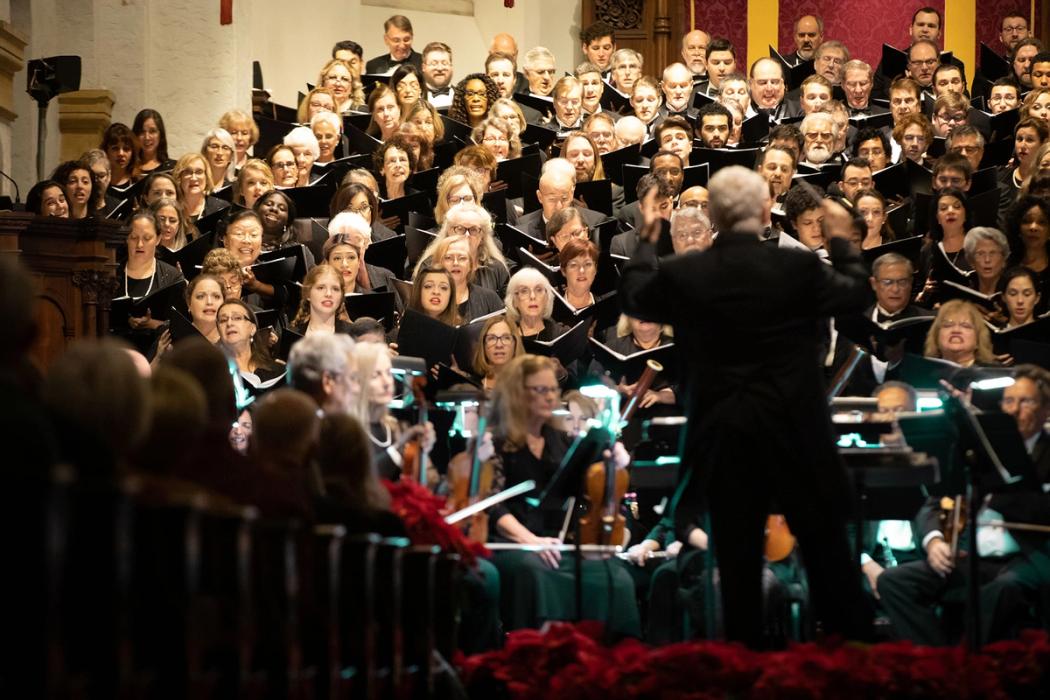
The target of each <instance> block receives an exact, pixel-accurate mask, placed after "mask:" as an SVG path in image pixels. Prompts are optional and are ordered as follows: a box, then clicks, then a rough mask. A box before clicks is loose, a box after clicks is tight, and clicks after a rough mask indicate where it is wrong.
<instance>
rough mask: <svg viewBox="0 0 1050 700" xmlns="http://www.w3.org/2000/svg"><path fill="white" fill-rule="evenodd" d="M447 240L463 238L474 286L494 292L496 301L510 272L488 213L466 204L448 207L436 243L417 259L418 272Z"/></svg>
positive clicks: (438, 261) (437, 260) (439, 261)
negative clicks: (418, 260)
mask: <svg viewBox="0 0 1050 700" xmlns="http://www.w3.org/2000/svg"><path fill="white" fill-rule="evenodd" d="M448 236H462V237H465V238H466V239H467V240H468V241H469V246H470V254H471V258H473V259H474V265H475V269H474V273H473V274H474V283H475V284H477V286H479V287H483V288H485V289H489V290H491V291H493V292H495V293H496V294H497V297H498V296H499V295H501V294H502V293H503V291H504V290H505V289H506V288H507V280H509V279H510V271H509V269H508V267H507V261H506V259H505V258H504V257H503V253H501V252H500V249H499V246H497V245H496V241H495V239H494V238H493V236H492V217H491V216H490V215H489V213H488V212H487V211H485V209H484V208H482V207H481V206H479V205H477V204H468V203H466V202H460V203H459V204H457V205H455V206H453V207H451V208H450V209H449V210H448V212H446V214H445V222H444V223H443V224H442V226H441V229H440V230H439V231H438V236H437V240H435V241H434V242H433V243H431V244H430V245H429V246H427V250H425V251H423V254H422V255H421V256H420V262H419V263H418V264H417V269H418V267H420V266H422V265H425V264H430V263H429V261H430V259H431V257H432V255H433V249H434V248H435V247H436V246H437V244H438V243H439V242H440V241H441V239H443V238H446V237H448ZM433 259H434V262H435V263H437V264H439V265H444V267H446V268H448V265H447V264H445V263H443V262H442V261H441V259H440V258H436V257H435V258H433ZM457 284H458V283H457ZM461 301H462V299H461Z"/></svg>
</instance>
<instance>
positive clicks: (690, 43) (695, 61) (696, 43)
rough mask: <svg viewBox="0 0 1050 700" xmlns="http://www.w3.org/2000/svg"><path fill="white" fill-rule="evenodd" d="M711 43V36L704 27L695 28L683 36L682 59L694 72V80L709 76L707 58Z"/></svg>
mask: <svg viewBox="0 0 1050 700" xmlns="http://www.w3.org/2000/svg"><path fill="white" fill-rule="evenodd" d="M709 43H711V37H710V35H709V34H708V33H707V32H705V31H703V30H702V29H694V30H693V31H691V32H689V33H688V34H686V35H685V36H683V37H682V61H684V62H685V65H686V66H687V67H688V68H689V70H690V71H691V72H692V74H693V82H698V81H701V80H704V79H706V78H707V62H706V60H705V58H706V53H707V45H708V44H709Z"/></svg>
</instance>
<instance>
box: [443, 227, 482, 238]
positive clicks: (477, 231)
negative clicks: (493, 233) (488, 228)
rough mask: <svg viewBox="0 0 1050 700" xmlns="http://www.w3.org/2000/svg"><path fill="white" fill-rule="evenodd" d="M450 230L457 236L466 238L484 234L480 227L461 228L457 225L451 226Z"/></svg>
mask: <svg viewBox="0 0 1050 700" xmlns="http://www.w3.org/2000/svg"><path fill="white" fill-rule="evenodd" d="M450 230H451V231H452V233H454V234H456V235H457V236H467V237H468V238H474V237H475V236H480V235H482V234H483V233H485V229H484V228H482V227H481V226H462V225H459V224H457V225H455V226H453V227H452V228H451V229H450Z"/></svg>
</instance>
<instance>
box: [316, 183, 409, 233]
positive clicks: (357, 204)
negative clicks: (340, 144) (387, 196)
mask: <svg viewBox="0 0 1050 700" xmlns="http://www.w3.org/2000/svg"><path fill="white" fill-rule="evenodd" d="M355 172H357V171H351V172H350V174H349V175H348V176H347V177H348V178H350V177H356V176H355V174H354V173H355ZM378 190H379V186H378V185H377V184H376V181H375V178H374V177H372V176H371V174H369V173H368V171H367V170H365V171H361V175H360V181H358V182H353V181H351V182H348V183H346V184H344V185H343V186H341V187H340V188H339V189H338V190H337V191H336V193H335V196H334V197H332V202H331V205H330V206H329V212H330V214H331V216H332V218H335V217H336V216H337V215H338V214H339V213H340V212H347V213H350V214H357V215H358V216H360V217H361V218H362V219H364V220H365V223H367V224H368V227H369V233H370V236H369V238H370V239H371V240H372V241H385V240H386V239H388V238H393V237H394V236H396V235H397V233H395V232H394V231H392V230H391V229H390V228H389V227H387V225H386V224H384V223H383V222H382V221H381V220H380V219H379V216H378V214H379V198H378V194H377V192H378Z"/></svg>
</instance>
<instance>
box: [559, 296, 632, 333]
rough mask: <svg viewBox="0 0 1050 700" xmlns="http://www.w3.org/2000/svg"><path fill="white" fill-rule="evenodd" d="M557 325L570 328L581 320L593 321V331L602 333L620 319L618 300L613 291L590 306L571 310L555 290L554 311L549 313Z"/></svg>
mask: <svg viewBox="0 0 1050 700" xmlns="http://www.w3.org/2000/svg"><path fill="white" fill-rule="evenodd" d="M551 318H553V319H554V320H555V321H557V322H558V323H561V324H564V325H566V326H571V325H573V324H575V323H577V322H578V321H581V320H588V321H590V320H592V319H593V321H594V324H595V325H594V330H595V331H596V332H597V331H604V330H605V329H606V328H611V327H612V326H614V325H616V322H617V321H618V320H619V319H620V299H619V297H618V296H617V294H616V291H615V290H613V291H611V292H609V293H608V294H606V295H604V296H602V297H599V298H597V299H596V300H595V302H594V303H593V304H591V305H590V306H585V307H583V308H582V309H576V308H573V307H572V306H571V305H570V304H569V302H568V301H567V300H566V299H565V297H564V296H562V295H561V294H560V293H559V292H558V291H557V290H555V292H554V311H553V312H552V313H551Z"/></svg>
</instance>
